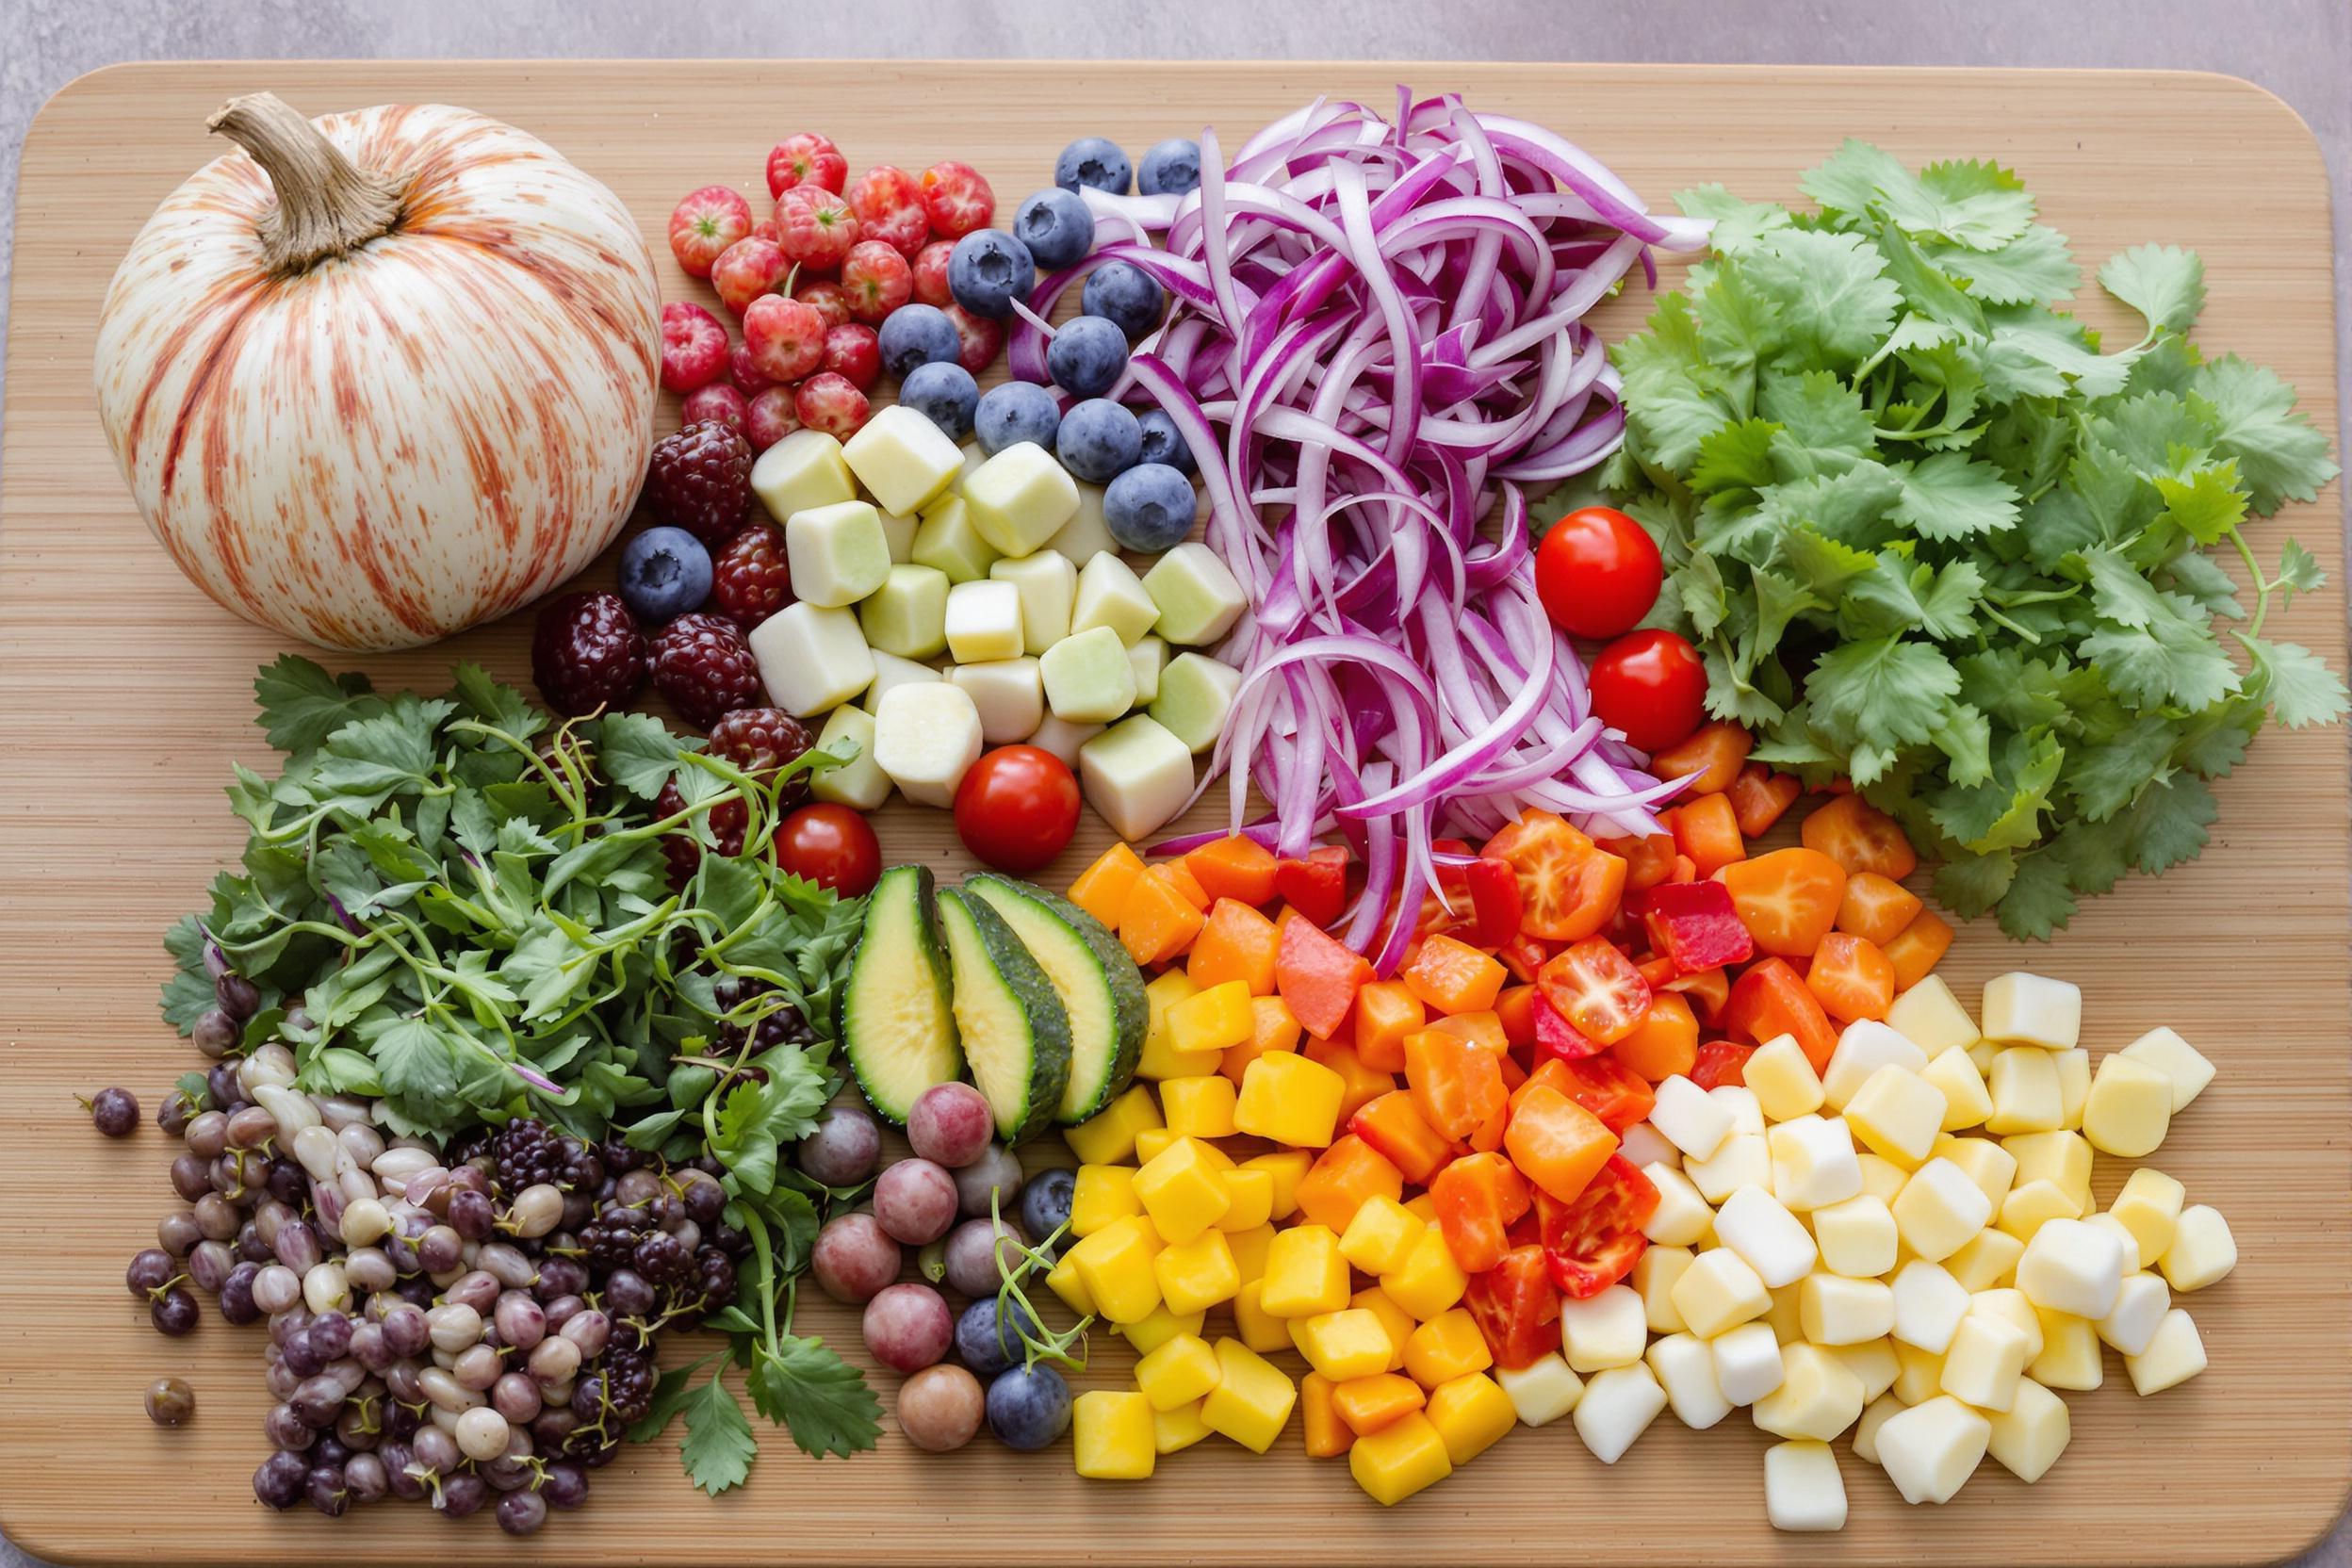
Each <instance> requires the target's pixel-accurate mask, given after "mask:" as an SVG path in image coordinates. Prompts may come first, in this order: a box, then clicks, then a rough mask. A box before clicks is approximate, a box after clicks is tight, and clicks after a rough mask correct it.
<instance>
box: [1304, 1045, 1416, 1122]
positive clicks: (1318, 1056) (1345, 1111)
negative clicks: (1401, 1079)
mask: <svg viewBox="0 0 2352 1568" xmlns="http://www.w3.org/2000/svg"><path fill="white" fill-rule="evenodd" d="M1306 1054H1307V1060H1309V1061H1311V1062H1320V1063H1322V1064H1323V1065H1324V1066H1325V1067H1327V1068H1330V1069H1331V1070H1332V1071H1333V1072H1336V1073H1338V1074H1339V1081H1340V1085H1341V1087H1340V1094H1339V1119H1341V1120H1342V1121H1345V1120H1347V1119H1348V1118H1349V1117H1351V1116H1353V1115H1354V1114H1355V1111H1356V1107H1357V1106H1359V1105H1362V1104H1364V1103H1367V1102H1369V1101H1373V1100H1377V1099H1379V1098H1380V1096H1381V1095H1383V1094H1386V1093H1388V1092H1389V1091H1390V1090H1391V1089H1394V1088H1395V1087H1396V1086H1397V1075H1396V1074H1395V1073H1393V1072H1382V1071H1380V1070H1379V1069H1378V1068H1375V1067H1373V1066H1371V1065H1370V1064H1368V1063H1366V1062H1365V1061H1364V1058H1363V1057H1361V1056H1359V1055H1357V1054H1356V1050H1355V1047H1353V1046H1351V1045H1348V1044H1346V1043H1344V1042H1342V1041H1339V1040H1309V1041H1308V1042H1307V1052H1306Z"/></svg>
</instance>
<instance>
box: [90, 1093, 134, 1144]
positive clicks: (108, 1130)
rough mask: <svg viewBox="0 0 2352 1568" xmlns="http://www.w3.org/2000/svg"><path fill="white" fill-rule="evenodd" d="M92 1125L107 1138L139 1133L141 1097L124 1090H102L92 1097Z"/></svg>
mask: <svg viewBox="0 0 2352 1568" xmlns="http://www.w3.org/2000/svg"><path fill="white" fill-rule="evenodd" d="M90 1125H91V1126H92V1127H95V1128H97V1129H98V1131H99V1132H101V1133H103V1134H105V1135H106V1136H107V1137H110V1138H126V1137H129V1136H130V1135H132V1134H133V1133H136V1132H138V1131H139V1097H138V1096H137V1095H134V1094H133V1093H132V1092H131V1091H130V1090H128V1089H123V1088H108V1089H100V1090H99V1091H98V1092H97V1093H96V1094H94V1095H92V1096H90Z"/></svg>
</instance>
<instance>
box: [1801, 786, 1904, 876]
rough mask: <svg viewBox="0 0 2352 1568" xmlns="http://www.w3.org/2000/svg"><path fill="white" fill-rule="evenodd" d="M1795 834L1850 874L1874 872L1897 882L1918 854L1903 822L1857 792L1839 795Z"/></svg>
mask: <svg viewBox="0 0 2352 1568" xmlns="http://www.w3.org/2000/svg"><path fill="white" fill-rule="evenodd" d="M1797 837H1798V838H1799V839H1801V840H1803V841H1804V842H1805V848H1807V849H1817V850H1820V851H1821V853H1822V854H1823V855H1826V856H1828V857H1829V858H1831V859H1833V860H1835V861H1837V862H1838V864H1839V865H1840V866H1843V867H1844V868H1845V869H1846V873H1847V874H1849V875H1851V874H1854V873H1855V872H1860V871H1874V872H1876V873H1878V874H1879V875H1881V876H1884V877H1887V878H1890V879H1892V880H1893V881H1897V882H1900V881H1902V880H1903V878H1904V877H1906V876H1908V875H1910V874H1912V873H1913V872H1914V871H1917V870H1918V869H1919V855H1918V853H1917V852H1915V851H1914V850H1913V849H1912V847H1911V841H1910V840H1909V839H1908V838H1906V837H1905V836H1904V834H1903V825H1902V824H1901V823H1899V822H1897V821H1895V819H1894V818H1892V817H1890V816H1888V815H1887V813H1886V812H1884V811H1882V810H1880V809H1878V808H1876V807H1875V806H1872V805H1871V804H1870V802H1868V801H1866V800H1864V799H1863V798H1862V797H1861V796H1860V795H1839V796H1838V797H1837V798H1836V799H1834V800H1832V801H1830V802H1829V803H1828V804H1827V805H1825V806H1823V807H1821V809H1819V810H1817V811H1815V812H1814V813H1813V814H1812V815H1811V816H1809V817H1807V818H1805V824H1804V825H1803V826H1801V827H1799V828H1798V829H1797Z"/></svg>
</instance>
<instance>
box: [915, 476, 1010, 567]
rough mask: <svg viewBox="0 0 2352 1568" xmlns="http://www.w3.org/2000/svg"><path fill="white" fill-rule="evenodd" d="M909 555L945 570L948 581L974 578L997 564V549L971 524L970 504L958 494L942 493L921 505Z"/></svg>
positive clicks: (922, 564) (917, 560)
mask: <svg viewBox="0 0 2352 1568" xmlns="http://www.w3.org/2000/svg"><path fill="white" fill-rule="evenodd" d="M907 555H908V558H909V559H911V560H912V561H913V562H914V563H915V564H917V565H919V566H931V567H935V568H937V569H938V570H939V571H942V572H945V573H946V574H947V580H949V581H950V582H977V581H979V580H981V579H982V578H985V577H987V576H988V568H989V567H990V566H992V565H994V564H996V560H997V555H998V551H997V549H996V547H994V546H993V545H990V544H989V543H988V541H987V540H986V539H983V538H981V537H980V531H979V530H978V529H976V528H974V527H973V526H972V508H971V507H970V506H969V505H967V504H966V503H965V501H964V498H963V497H961V496H942V497H940V498H939V499H938V500H936V501H933V502H932V503H931V504H930V505H929V506H927V507H925V508H923V522H922V524H921V525H920V526H919V527H917V528H916V530H915V542H914V544H913V545H912V546H911V547H909V548H908V550H907Z"/></svg>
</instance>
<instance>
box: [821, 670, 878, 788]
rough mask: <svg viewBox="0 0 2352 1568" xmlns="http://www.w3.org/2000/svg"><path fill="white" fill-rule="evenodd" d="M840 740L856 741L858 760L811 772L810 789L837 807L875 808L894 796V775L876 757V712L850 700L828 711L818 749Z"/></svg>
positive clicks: (826, 747) (824, 748)
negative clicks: (891, 776) (870, 711)
mask: <svg viewBox="0 0 2352 1568" xmlns="http://www.w3.org/2000/svg"><path fill="white" fill-rule="evenodd" d="M885 657H888V656H887V655H885ZM839 741H850V742H855V743H856V744H857V747H858V756H857V760H854V761H849V762H844V763H842V764H841V766H840V767H838V768H825V769H822V770H820V771H818V772H815V773H812V774H810V775H809V793H810V794H812V795H814V796H816V797H817V798H818V799H819V800H828V801H831V802H832V803H833V804H834V805H836V806H847V807H850V808H851V809H855V810H859V811H871V810H873V809H875V808H876V807H878V806H880V805H881V804H882V803H883V802H884V801H886V800H888V799H890V775H888V774H886V773H884V772H883V771H882V764H881V763H879V762H877V761H875V760H874V715H873V714H871V713H869V712H867V711H865V710H864V709H862V708H852V707H851V706H849V704H847V703H843V704H841V707H839V708H836V709H835V710H833V711H832V712H830V713H827V714H826V715H825V727H824V728H823V729H821V730H819V731H818V732H817V749H818V750H820V751H829V750H831V749H832V748H833V745H834V743H836V742H839Z"/></svg>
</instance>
